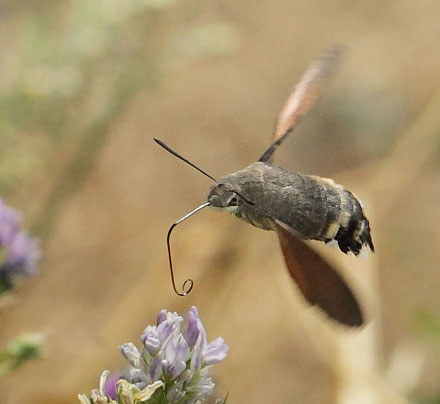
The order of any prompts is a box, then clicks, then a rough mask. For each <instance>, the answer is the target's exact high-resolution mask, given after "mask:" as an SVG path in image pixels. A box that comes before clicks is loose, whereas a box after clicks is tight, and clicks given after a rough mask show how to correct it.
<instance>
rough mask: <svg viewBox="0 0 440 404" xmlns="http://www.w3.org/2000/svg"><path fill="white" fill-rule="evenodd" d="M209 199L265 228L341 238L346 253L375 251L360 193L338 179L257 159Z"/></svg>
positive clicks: (304, 235) (223, 182)
mask: <svg viewBox="0 0 440 404" xmlns="http://www.w3.org/2000/svg"><path fill="white" fill-rule="evenodd" d="M208 202H209V203H210V204H211V206H212V207H214V208H220V209H222V208H224V209H226V210H227V211H229V212H230V213H232V214H233V215H235V216H236V217H238V218H239V219H241V220H244V221H245V222H247V223H249V224H251V225H253V226H255V227H258V228H260V229H264V230H275V231H278V229H279V226H282V227H284V229H285V230H287V231H289V232H290V233H292V234H293V235H295V236H296V237H298V238H300V239H303V240H320V241H324V242H326V243H328V242H330V241H332V240H336V241H337V242H338V245H339V248H340V249H341V251H343V252H344V253H348V252H352V253H354V254H355V255H358V254H359V251H360V250H361V248H362V245H368V246H369V247H370V248H371V249H372V250H374V246H373V243H372V241H371V237H370V226H369V223H368V219H367V218H366V217H365V216H364V214H363V211H362V207H361V204H360V203H359V201H358V200H357V199H356V197H355V196H354V195H353V194H352V193H351V192H349V191H347V190H346V189H344V188H343V187H342V186H340V185H337V184H335V183H334V182H333V181H332V180H329V179H325V178H321V177H317V176H310V175H302V174H298V173H293V172H291V171H288V170H286V169H284V168H281V167H278V166H275V165H272V164H270V163H266V162H255V163H253V164H251V165H250V166H249V167H247V168H245V169H243V170H240V171H237V172H236V173H233V174H230V175H227V176H225V177H222V178H220V179H219V180H218V181H217V182H216V183H215V184H214V185H213V186H212V187H211V189H210V192H209V195H208Z"/></svg>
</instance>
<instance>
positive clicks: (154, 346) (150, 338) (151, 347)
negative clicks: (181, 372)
mask: <svg viewBox="0 0 440 404" xmlns="http://www.w3.org/2000/svg"><path fill="white" fill-rule="evenodd" d="M141 339H142V343H143V344H144V347H145V349H146V350H147V351H148V353H149V354H150V355H151V356H155V355H156V354H157V353H158V352H159V350H160V347H161V343H160V339H159V334H158V332H157V327H155V326H152V325H149V326H147V328H145V330H144V333H143V334H142V338H141Z"/></svg>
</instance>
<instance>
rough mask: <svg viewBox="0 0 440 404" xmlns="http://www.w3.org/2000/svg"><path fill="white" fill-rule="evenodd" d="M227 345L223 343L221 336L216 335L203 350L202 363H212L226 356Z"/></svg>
mask: <svg viewBox="0 0 440 404" xmlns="http://www.w3.org/2000/svg"><path fill="white" fill-rule="evenodd" d="M228 350H229V347H228V346H227V345H226V344H225V342H224V340H223V338H221V337H218V338H217V339H215V340H214V341H212V342H211V343H210V344H209V345H208V346H207V347H206V349H205V351H204V352H203V363H204V364H205V365H213V364H214V363H217V362H220V361H222V360H223V359H225V358H226V355H227V354H228Z"/></svg>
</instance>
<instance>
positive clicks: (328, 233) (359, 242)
mask: <svg viewBox="0 0 440 404" xmlns="http://www.w3.org/2000/svg"><path fill="white" fill-rule="evenodd" d="M315 180H316V181H317V183H320V185H321V186H322V187H323V188H324V190H325V194H326V198H327V218H326V225H325V226H324V227H323V230H322V232H321V234H320V239H321V240H323V241H325V242H326V243H328V242H330V241H332V240H336V241H337V243H338V246H339V249H340V250H341V251H342V252H344V253H348V252H352V253H353V254H355V255H358V254H359V252H360V250H361V249H362V246H364V245H365V246H368V247H369V248H370V249H371V250H372V251H374V245H373V241H372V239H371V235H370V223H369V221H368V219H367V218H366V217H365V215H364V212H363V210H362V205H361V203H360V202H359V200H358V199H357V198H356V197H355V196H354V195H353V194H352V193H351V192H350V191H348V190H346V189H345V188H344V187H342V186H341V185H337V184H335V183H334V181H333V180H330V179H325V178H320V177H315Z"/></svg>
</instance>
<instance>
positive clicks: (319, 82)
mask: <svg viewBox="0 0 440 404" xmlns="http://www.w3.org/2000/svg"><path fill="white" fill-rule="evenodd" d="M343 51H344V48H343V47H342V46H341V45H334V46H333V47H332V48H330V49H329V50H328V51H327V52H324V53H323V54H322V55H321V57H320V58H319V59H318V60H317V61H316V62H315V63H312V64H311V65H310V66H309V68H308V69H307V70H306V71H305V73H304V74H303V76H302V77H301V79H300V81H299V83H298V84H297V85H296V86H295V88H294V89H293V91H292V93H291V94H290V96H289V98H287V101H286V103H285V104H284V106H283V108H282V110H281V112H280V115H279V116H278V121H277V126H276V128H275V134H274V137H273V140H274V141H273V143H272V144H271V145H270V146H269V147H268V149H267V150H266V151H265V152H264V153H263V155H262V156H261V157H260V158H259V160H258V161H262V162H266V161H268V162H270V161H272V155H273V153H274V151H275V150H276V149H277V148H278V146H279V145H280V144H281V143H282V142H283V141H284V139H286V137H287V135H288V134H289V133H290V132H292V131H293V130H294V129H295V127H296V126H297V124H298V122H299V121H300V120H301V118H302V117H303V116H304V115H305V114H306V113H307V112H308V111H309V109H310V108H311V107H312V106H313V104H314V103H315V101H316V100H317V99H318V98H319V96H320V95H321V93H322V90H323V89H324V87H325V86H326V84H327V81H328V79H329V78H330V77H331V75H332V73H333V72H334V71H335V70H336V68H337V66H338V65H339V62H340V60H341V59H342V54H343Z"/></svg>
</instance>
